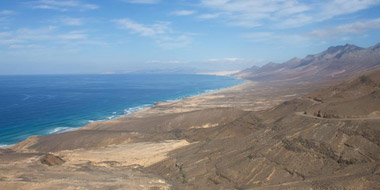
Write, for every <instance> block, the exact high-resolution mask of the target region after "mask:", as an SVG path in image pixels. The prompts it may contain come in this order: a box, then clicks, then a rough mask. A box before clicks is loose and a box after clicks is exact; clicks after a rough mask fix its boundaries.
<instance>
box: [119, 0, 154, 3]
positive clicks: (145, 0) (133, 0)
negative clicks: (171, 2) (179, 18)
mask: <svg viewBox="0 0 380 190" xmlns="http://www.w3.org/2000/svg"><path fill="white" fill-rule="evenodd" d="M121 1H123V2H126V3H138V4H155V3H159V2H160V0H121Z"/></svg>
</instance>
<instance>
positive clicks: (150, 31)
mask: <svg viewBox="0 0 380 190" xmlns="http://www.w3.org/2000/svg"><path fill="white" fill-rule="evenodd" d="M113 22H115V23H116V24H117V25H118V26H119V28H121V29H124V30H127V31H129V32H130V33H132V34H137V35H140V36H143V37H150V38H152V39H154V40H155V42H156V43H157V44H158V45H159V46H160V47H162V48H165V49H174V48H183V47H186V46H188V45H190V44H191V42H192V37H191V36H192V35H194V34H188V33H181V32H175V31H174V30H173V29H172V28H171V27H170V25H171V23H170V22H162V21H160V22H156V23H155V24H143V23H139V22H136V21H134V20H131V19H129V18H123V19H117V20H113Z"/></svg>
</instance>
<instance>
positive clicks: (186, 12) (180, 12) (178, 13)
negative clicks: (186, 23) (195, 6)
mask: <svg viewBox="0 0 380 190" xmlns="http://www.w3.org/2000/svg"><path fill="white" fill-rule="evenodd" d="M195 13H196V11H194V10H178V11H173V12H172V13H171V15H175V16H189V15H192V14H195Z"/></svg>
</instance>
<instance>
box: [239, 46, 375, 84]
mask: <svg viewBox="0 0 380 190" xmlns="http://www.w3.org/2000/svg"><path fill="white" fill-rule="evenodd" d="M379 66H380V44H377V45H374V46H372V47H369V48H360V47H357V46H355V45H350V44H346V45H344V46H334V47H330V48H328V49H327V50H325V51H323V52H321V53H319V54H315V55H308V56H306V57H305V58H303V59H300V58H293V59H291V60H289V61H287V62H284V63H281V64H276V63H268V64H266V65H264V66H262V67H256V66H254V67H252V68H249V69H246V70H243V71H241V72H239V73H237V74H235V76H238V77H241V78H244V79H248V80H253V81H262V82H288V83H294V82H316V81H331V80H334V79H339V78H345V77H351V76H353V75H355V74H358V73H361V72H366V71H370V70H372V69H375V68H378V67H379Z"/></svg>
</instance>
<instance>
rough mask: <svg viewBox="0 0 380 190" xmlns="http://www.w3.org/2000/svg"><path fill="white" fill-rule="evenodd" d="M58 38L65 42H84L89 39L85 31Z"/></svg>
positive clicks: (62, 35) (73, 32)
mask: <svg viewBox="0 0 380 190" xmlns="http://www.w3.org/2000/svg"><path fill="white" fill-rule="evenodd" d="M58 38H60V39H63V40H82V39H87V34H85V33H84V32H83V31H71V32H69V33H67V34H61V35H59V36H58Z"/></svg>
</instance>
